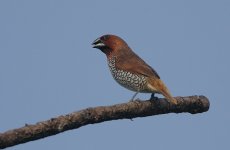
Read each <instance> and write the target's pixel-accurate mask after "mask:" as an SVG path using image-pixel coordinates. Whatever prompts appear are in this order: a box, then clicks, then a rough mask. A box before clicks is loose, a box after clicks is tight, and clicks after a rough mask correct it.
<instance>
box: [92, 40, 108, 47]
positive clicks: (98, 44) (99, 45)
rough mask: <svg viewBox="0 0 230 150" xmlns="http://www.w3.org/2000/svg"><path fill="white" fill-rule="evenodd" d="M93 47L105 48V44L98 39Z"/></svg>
mask: <svg viewBox="0 0 230 150" xmlns="http://www.w3.org/2000/svg"><path fill="white" fill-rule="evenodd" d="M92 45H93V48H102V47H105V44H104V43H103V42H102V41H101V39H100V38H97V39H96V40H95V41H93V43H92Z"/></svg>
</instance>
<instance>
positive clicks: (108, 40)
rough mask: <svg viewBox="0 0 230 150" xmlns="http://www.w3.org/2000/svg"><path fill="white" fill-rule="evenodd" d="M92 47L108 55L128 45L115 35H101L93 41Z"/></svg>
mask: <svg viewBox="0 0 230 150" xmlns="http://www.w3.org/2000/svg"><path fill="white" fill-rule="evenodd" d="M92 45H93V48H98V49H100V50H101V51H102V52H103V53H105V54H106V56H107V57H109V56H110V55H111V54H115V53H118V52H119V51H121V50H122V49H123V48H126V47H128V45H127V44H126V42H125V41H124V40H123V39H121V38H120V37H118V36H116V35H110V34H107V35H103V36H101V37H99V38H97V39H96V40H95V41H94V42H93V43H92Z"/></svg>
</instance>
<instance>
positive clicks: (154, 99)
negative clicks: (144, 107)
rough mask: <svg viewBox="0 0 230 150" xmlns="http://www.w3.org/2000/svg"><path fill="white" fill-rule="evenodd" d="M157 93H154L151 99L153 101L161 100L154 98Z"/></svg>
mask: <svg viewBox="0 0 230 150" xmlns="http://www.w3.org/2000/svg"><path fill="white" fill-rule="evenodd" d="M154 94H155V93H152V95H151V97H150V100H153V101H157V100H159V98H158V97H156V96H154Z"/></svg>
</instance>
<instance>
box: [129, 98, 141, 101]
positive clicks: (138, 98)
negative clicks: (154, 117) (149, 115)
mask: <svg viewBox="0 0 230 150" xmlns="http://www.w3.org/2000/svg"><path fill="white" fill-rule="evenodd" d="M129 101H130V102H135V101H136V102H140V101H141V99H139V98H137V99H131V100H129Z"/></svg>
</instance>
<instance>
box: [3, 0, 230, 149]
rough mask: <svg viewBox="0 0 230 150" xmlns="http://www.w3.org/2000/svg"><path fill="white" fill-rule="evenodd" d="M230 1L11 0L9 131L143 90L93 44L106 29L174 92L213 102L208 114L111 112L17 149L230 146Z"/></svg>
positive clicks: (6, 22) (6, 84)
mask: <svg viewBox="0 0 230 150" xmlns="http://www.w3.org/2000/svg"><path fill="white" fill-rule="evenodd" d="M229 8H230V2H229V1H227V0H226V1H224V0H219V1H214V0H201V1H198V0H194V1H182V0H176V1H170V0H165V1H161V0H156V1H147V0H146V1H140V2H137V1H121V0H117V1H105V0H104V1H102V0H101V1H87V0H85V1H73V0H67V1H60V0H39V1H31V0H20V1H17V0H1V1H0V41H1V42H0V43H1V44H0V100H1V105H0V118H1V126H0V132H4V131H6V130H9V129H13V128H18V127H21V126H24V124H25V123H27V124H34V123H36V122H38V121H43V120H47V119H49V118H51V117H56V116H59V115H62V114H67V113H71V112H73V111H77V110H80V109H84V108H87V107H94V106H101V105H112V104H117V103H122V102H126V101H128V100H129V99H130V98H131V96H132V95H133V92H131V91H128V90H126V89H124V88H123V87H121V86H119V85H118V84H117V83H116V82H115V81H114V80H113V78H112V76H111V75H110V72H109V69H108V67H107V64H106V57H105V56H104V54H103V53H101V52H100V51H99V50H97V49H93V48H92V47H91V43H92V41H93V40H95V39H96V38H97V37H99V36H101V35H103V34H106V33H111V34H116V35H118V36H120V37H122V38H123V39H124V40H125V41H126V42H127V43H128V44H129V46H130V47H131V48H132V49H133V50H134V51H135V52H136V53H137V54H138V55H139V56H140V57H142V58H143V59H144V60H145V61H146V62H147V63H148V64H149V65H151V66H152V67H153V68H154V69H155V70H156V71H157V72H158V73H159V75H160V76H161V78H162V79H163V80H164V82H165V83H166V84H167V86H168V88H169V89H170V91H171V93H172V94H173V95H174V96H190V95H205V96H207V97H208V98H209V100H210V102H211V107H210V110H209V111H208V112H206V113H202V114H197V115H191V114H167V115H159V116H154V117H146V118H137V119H134V121H130V120H118V121H110V122H104V123H100V124H95V125H88V126H85V127H82V128H79V129H77V130H72V131H67V132H64V133H62V134H58V135H55V136H52V137H49V138H45V139H42V140H37V141H34V142H30V143H26V144H22V145H18V146H15V147H12V148H9V149H12V150H14V149H16V150H29V149H34V150H36V149H37V150H40V149H56V150H59V149H60V150H61V149H66V148H67V149H111V150H117V149H134V150H135V149H153V148H155V149H158V150H164V149H177V150H182V149H184V148H186V149H187V150H194V149H197V150H199V149H208V150H216V149H229V133H230V118H229V114H230V109H229V108H228V107H229V105H230V101H229V100H228V99H229V97H228V94H227V93H228V92H229V84H230V82H229V81H230V80H229V76H230V69H229V65H230V59H229V56H230V42H229V41H230V28H229V27H230V17H229V16H230V9H229ZM138 97H139V98H141V99H147V98H149V97H150V94H140V95H138Z"/></svg>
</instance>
